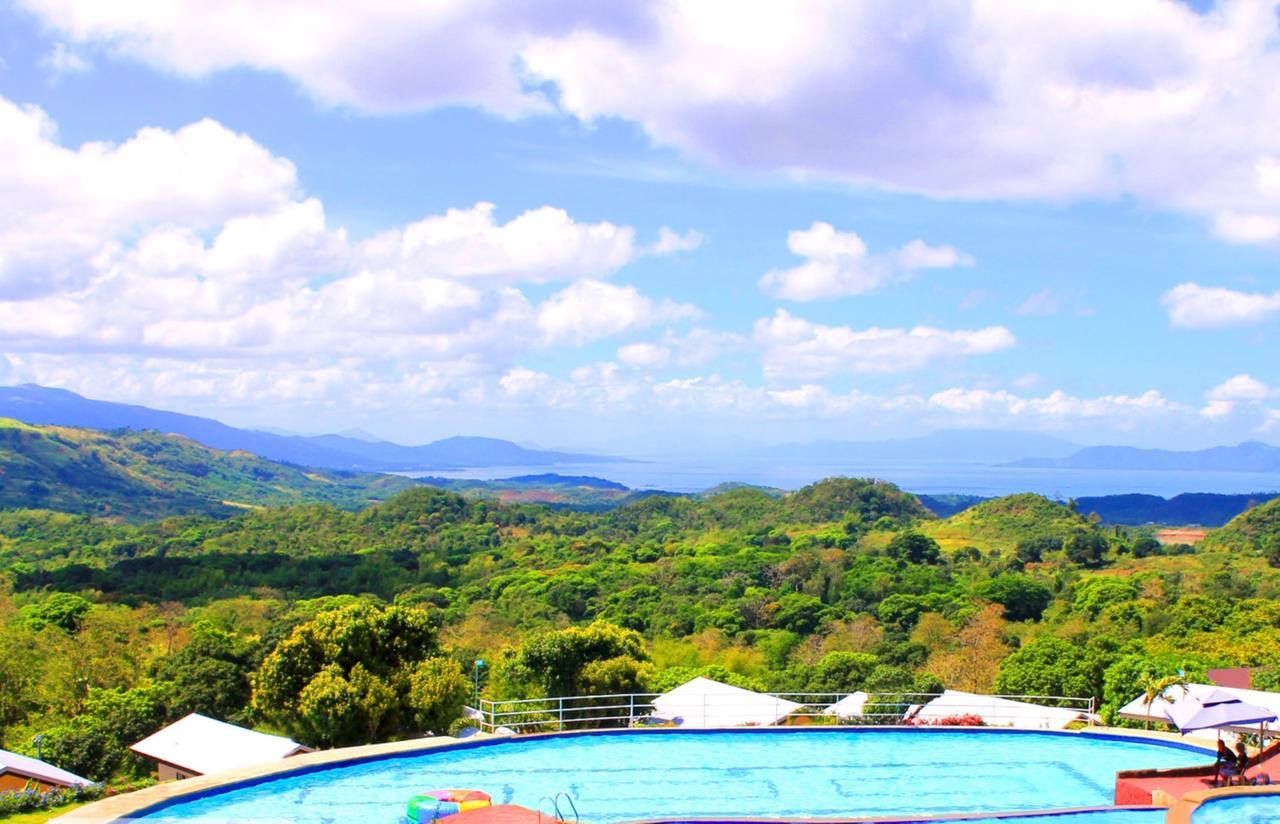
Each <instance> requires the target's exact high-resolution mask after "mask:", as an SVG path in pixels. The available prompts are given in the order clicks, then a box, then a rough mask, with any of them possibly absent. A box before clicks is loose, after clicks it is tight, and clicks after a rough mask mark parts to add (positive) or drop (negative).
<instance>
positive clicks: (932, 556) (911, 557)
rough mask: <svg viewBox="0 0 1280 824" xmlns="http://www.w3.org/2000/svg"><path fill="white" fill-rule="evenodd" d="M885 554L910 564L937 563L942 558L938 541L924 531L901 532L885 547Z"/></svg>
mask: <svg viewBox="0 0 1280 824" xmlns="http://www.w3.org/2000/svg"><path fill="white" fill-rule="evenodd" d="M884 551H885V554H886V555H888V556H889V557H890V558H893V559H894V560H897V561H902V562H905V563H908V564H936V563H938V561H940V560H941V559H942V550H940V549H939V548H938V542H937V541H935V540H933V539H932V538H930V537H929V536H928V535H925V534H924V533H922V532H916V531H914V530H909V531H907V532H899V533H898V534H897V535H895V536H893V540H891V541H890V542H889V545H888V546H887V547H885V550H884Z"/></svg>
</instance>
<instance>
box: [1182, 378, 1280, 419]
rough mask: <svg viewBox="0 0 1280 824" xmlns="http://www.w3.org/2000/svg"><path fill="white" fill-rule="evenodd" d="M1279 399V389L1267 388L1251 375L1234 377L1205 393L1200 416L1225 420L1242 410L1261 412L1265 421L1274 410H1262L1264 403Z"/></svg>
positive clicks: (1273, 413) (1272, 415) (1270, 416)
mask: <svg viewBox="0 0 1280 824" xmlns="http://www.w3.org/2000/svg"><path fill="white" fill-rule="evenodd" d="M1275 397H1280V389H1275V388H1273V387H1270V386H1268V385H1267V384H1265V383H1263V382H1262V381H1260V380H1258V379H1257V378H1255V377H1253V376H1251V375H1236V376H1235V377H1232V378H1228V379H1227V380H1225V381H1223V382H1222V383H1220V384H1218V385H1217V386H1215V387H1213V388H1212V389H1210V390H1209V391H1208V392H1206V393H1205V398H1206V401H1207V402H1206V403H1205V406H1204V408H1203V409H1201V410H1200V414H1201V415H1203V416H1204V417H1206V418H1209V419H1221V418H1227V417H1230V416H1231V415H1233V414H1235V413H1236V412H1238V411H1240V410H1242V409H1248V410H1251V411H1255V412H1256V411H1261V412H1262V413H1263V414H1264V417H1265V418H1266V420H1267V421H1270V419H1271V418H1272V417H1274V415H1275V411H1276V410H1271V409H1265V408H1263V404H1264V402H1266V401H1268V400H1269V399H1271V398H1275Z"/></svg>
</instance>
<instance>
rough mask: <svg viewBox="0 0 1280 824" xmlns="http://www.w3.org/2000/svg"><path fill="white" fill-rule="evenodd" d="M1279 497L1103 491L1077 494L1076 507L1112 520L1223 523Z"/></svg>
mask: <svg viewBox="0 0 1280 824" xmlns="http://www.w3.org/2000/svg"><path fill="white" fill-rule="evenodd" d="M1276 497H1277V493H1275V492H1266V493H1257V494H1254V495H1220V494H1216V493H1208V492H1188V493H1185V494H1183V495H1175V496H1174V497H1172V498H1161V497H1160V496H1158V495H1137V494H1133V495H1104V496H1102V497H1098V498H1077V499H1076V508H1077V509H1078V510H1080V511H1081V512H1087V513H1092V512H1096V513H1098V515H1099V516H1100V517H1101V518H1102V520H1103V521H1105V522H1106V523H1109V524H1125V525H1127V526H1140V525H1142V524H1171V525H1178V526H1183V525H1188V524H1196V525H1198V526H1222V525H1223V524H1225V523H1226V522H1227V521H1230V520H1231V519H1232V518H1234V517H1236V516H1237V515H1239V514H1240V513H1242V512H1244V511H1246V510H1248V509H1250V508H1252V507H1254V506H1257V505H1258V504H1262V503H1266V502H1267V501H1270V500H1272V499H1273V498H1276Z"/></svg>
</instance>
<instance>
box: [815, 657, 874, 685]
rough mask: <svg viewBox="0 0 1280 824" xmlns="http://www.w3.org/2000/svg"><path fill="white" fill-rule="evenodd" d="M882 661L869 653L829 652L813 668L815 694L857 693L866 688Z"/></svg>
mask: <svg viewBox="0 0 1280 824" xmlns="http://www.w3.org/2000/svg"><path fill="white" fill-rule="evenodd" d="M879 666H880V659H879V658H878V657H877V656H875V655H872V654H871V653H869V652H829V653H827V654H826V655H824V656H823V657H822V660H820V661H818V663H817V664H816V665H814V667H813V672H812V673H811V675H810V677H809V689H810V690H811V691H813V692H831V693H837V692H857V691H858V690H860V689H863V688H864V687H865V686H866V683H867V681H868V680H869V679H870V678H871V676H872V673H874V672H875V671H876V668H877V667H879Z"/></svg>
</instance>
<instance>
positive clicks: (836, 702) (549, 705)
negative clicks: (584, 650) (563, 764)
mask: <svg viewBox="0 0 1280 824" xmlns="http://www.w3.org/2000/svg"><path fill="white" fill-rule="evenodd" d="M864 695H865V698H864V697H863V696H864ZM661 697H662V694H660V693H619V694H614V695H574V696H557V697H554V698H526V699H514V700H492V699H488V698H481V699H480V701H479V707H477V708H476V712H474V713H473V714H472V717H473V718H474V720H475V721H476V723H477V725H478V726H479V727H480V729H482V730H484V731H486V732H491V733H492V732H506V731H510V732H514V733H528V732H555V731H561V730H590V729H610V728H626V727H638V726H682V725H683V726H687V727H735V726H759V727H772V726H786V725H803V724H831V725H834V724H863V725H879V726H926V725H936V726H976V725H978V722H979V719H980V723H981V725H982V726H988V727H1001V726H1003V727H1022V728H1029V729H1059V728H1061V727H1063V726H1066V724H1067V723H1068V721H1069V720H1070V718H1069V716H1070V715H1072V714H1074V715H1078V716H1079V719H1080V720H1082V721H1084V722H1085V723H1088V724H1092V723H1093V722H1094V720H1095V709H1096V707H1095V702H1094V699H1093V698H1079V697H1072V696H1062V695H974V696H972V697H964V698H957V697H956V696H955V695H954V694H947V696H946V700H945V701H944V702H941V703H939V704H938V705H931V704H930V702H931V701H933V700H934V699H937V698H942V697H943V694H942V693H908V692H884V693H869V694H864V693H847V692H841V693H817V692H780V693H766V694H762V697H763V698H771V699H773V705H772V707H770V705H769V704H768V703H767V702H766V701H752V702H751V703H750V704H747V703H745V702H743V703H735V702H733V700H732V698H726V696H725V695H724V694H722V693H706V694H702V695H697V694H689V695H686V694H681V695H680V696H679V698H678V699H676V698H674V697H673V699H670V700H668V701H665V702H662V703H661V705H658V704H655V703H654V702H655V701H656V700H657V699H659V698H661ZM1007 701H1017V702H1020V703H1022V704H1034V705H1036V707H1038V708H1040V709H1042V710H1044V712H1043V713H1037V712H1036V710H1035V709H1034V708H1028V707H1025V706H1015V705H1010V704H1008V703H1005V702H1007ZM975 717H976V718H975Z"/></svg>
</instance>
